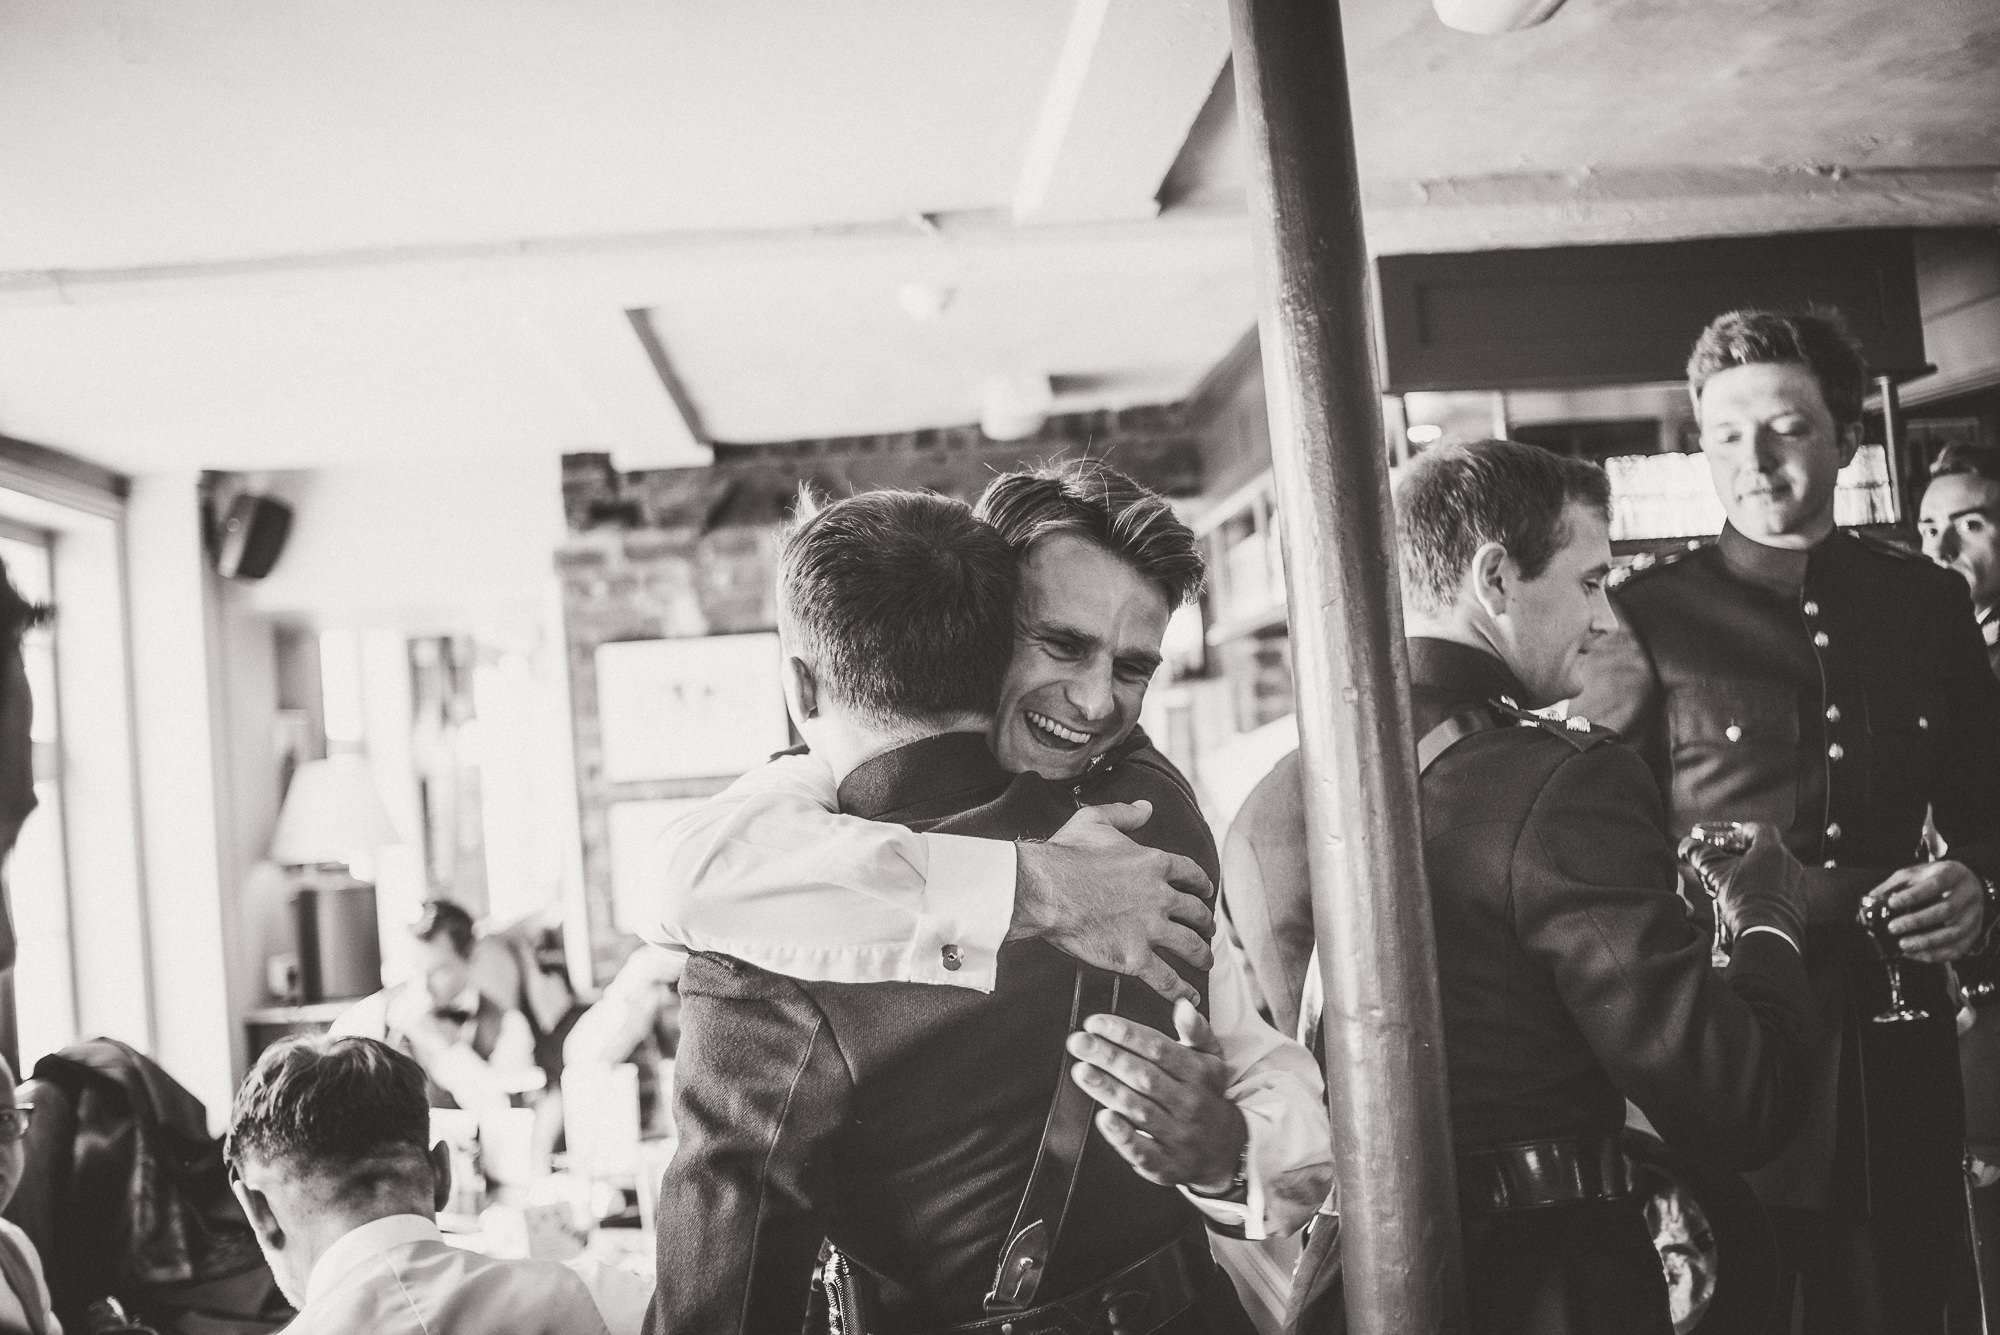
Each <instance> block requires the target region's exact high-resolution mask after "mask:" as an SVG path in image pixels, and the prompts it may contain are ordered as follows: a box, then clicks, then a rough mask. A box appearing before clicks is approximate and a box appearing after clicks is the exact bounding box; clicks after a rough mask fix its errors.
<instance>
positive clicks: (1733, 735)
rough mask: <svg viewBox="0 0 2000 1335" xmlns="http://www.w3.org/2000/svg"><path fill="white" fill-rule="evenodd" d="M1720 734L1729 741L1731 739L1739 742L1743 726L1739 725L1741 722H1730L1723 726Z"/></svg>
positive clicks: (1741, 737) (1741, 738)
mask: <svg viewBox="0 0 2000 1335" xmlns="http://www.w3.org/2000/svg"><path fill="white" fill-rule="evenodd" d="M1722 735H1723V736H1724V737H1727V738H1728V739H1729V740H1730V741H1732V742H1740V741H1742V740H1743V728H1742V725H1741V724H1736V723H1732V724H1730V725H1729V726H1728V727H1726V728H1724V729H1723V730H1722Z"/></svg>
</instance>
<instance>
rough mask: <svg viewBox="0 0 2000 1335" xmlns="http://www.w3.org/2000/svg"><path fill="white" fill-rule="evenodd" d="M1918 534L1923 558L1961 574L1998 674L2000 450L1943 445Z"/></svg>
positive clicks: (1989, 659) (1926, 491) (1933, 468)
mask: <svg viewBox="0 0 2000 1335" xmlns="http://www.w3.org/2000/svg"><path fill="white" fill-rule="evenodd" d="M1917 532H1918V533H1919V534H1920V535H1922V537H1923V540H1924V555H1925V556H1928V557H1930V558H1931V560H1933V561H1935V562H1937V563H1938V564H1939V565H1941V566H1944V567H1946V568H1947V569H1950V570H1956V571H1957V572H1958V573H1959V574H1961V575H1963V576H1964V577H1965V583H1966V585H1967V587H1968V588H1969V589H1970V590H1971V592H1972V611H1973V615H1974V616H1976V617H1978V618H1979V635H1980V638H1981V639H1983V640H1985V641H1986V661H1987V662H1988V663H1989V664H1990V665H1991V666H1992V668H1993V675H1994V676H1996V677H2000V450H1996V449H1994V448H1992V447H1991V446H1982V445H1947V446H1946V447H1945V449H1944V452H1943V453H1942V454H1940V455H1938V457H1937V462H1936V463H1934V464H1932V465H1931V484H1930V486H1928V487H1926V488H1925V489H1924V499H1923V505H1922V508H1921V509H1920V510H1919V511H1918V516H1917Z"/></svg>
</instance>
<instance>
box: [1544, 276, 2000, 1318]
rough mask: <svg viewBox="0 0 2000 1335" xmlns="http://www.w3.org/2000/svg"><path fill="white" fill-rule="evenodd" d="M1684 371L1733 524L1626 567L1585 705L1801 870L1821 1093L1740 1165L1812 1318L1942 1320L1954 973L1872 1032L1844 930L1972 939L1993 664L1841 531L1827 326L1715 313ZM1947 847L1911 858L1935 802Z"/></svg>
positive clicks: (1957, 1199)
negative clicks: (1758, 825)
mask: <svg viewBox="0 0 2000 1335" xmlns="http://www.w3.org/2000/svg"><path fill="white" fill-rule="evenodd" d="M1688 369H1689V388H1690V390H1691V392H1692V394H1693V396H1694V402H1695V409H1696V413H1697V415H1698V417H1699V419H1700V425H1701V432H1702V449H1703V452H1704V454H1705V455H1706V456H1707V459H1708V463H1709V467H1710V472H1711V475H1712V477H1713V479H1714V482H1715V488H1716V492H1717V494H1718V496H1719V497H1720V498H1721V501H1722V505H1723V509H1724V511H1725V512H1726V514H1727V515H1728V520H1729V522H1728V524H1727V525H1726V526H1725V527H1724V529H1723V531H1722V534H1721V536H1720V538H1719V539H1717V540H1715V541H1713V542H1708V543H1696V544H1691V545H1690V550H1688V551H1686V552H1682V553H1677V554H1675V555H1672V556H1669V557H1665V558H1662V559H1660V560H1659V561H1657V562H1654V563H1650V564H1649V565H1647V566H1646V567H1645V568H1643V569H1641V568H1637V567H1636V566H1635V568H1634V570H1633V572H1632V573H1631V575H1630V578H1629V579H1627V580H1625V581H1624V582H1623V584H1622V585H1621V586H1620V587H1618V588H1617V590H1616V591H1615V594H1614V601H1615V603H1616V606H1617V608H1618V611H1619V614H1620V617H1621V619H1622V621H1623V624H1624V628H1625V630H1626V631H1627V632H1629V633H1628V634H1624V635H1621V636H1619V637H1617V639H1616V641H1615V642H1614V644H1613V645H1612V646H1608V647H1607V652H1605V653H1601V654H1595V655H1593V662H1594V663H1596V664H1598V666H1597V667H1594V668H1593V670H1592V674H1591V677H1592V680H1591V684H1590V688H1589V689H1588V690H1587V691H1586V692H1585V694H1584V696H1583V697H1582V698H1581V699H1579V700H1578V701H1577V704H1576V707H1577V708H1578V709H1581V710H1584V711H1585V712H1587V713H1589V714H1590V715H1591V716H1592V717H1593V718H1596V719H1598V720H1599V721H1601V722H1604V723H1607V724H1609V725H1611V726H1613V727H1615V728H1617V729H1618V730H1619V731H1620V732H1621V733H1623V734H1624V736H1625V738H1626V740H1628V741H1629V742H1631V743H1632V745H1633V746H1634V747H1636V748H1637V749H1638V751H1639V752H1640V754H1641V755H1642V756H1644V757H1645V759H1646V760H1647V762H1648V763H1649V764H1650V765H1651V766H1652V769H1653V772H1654V774H1655V776H1656V777H1657V779H1658V782H1659V785H1660V788H1661V790H1662V792H1663V793H1664V795H1665V797H1666V801H1667V808H1668V813H1669V818H1670V819H1669V828H1670V829H1671V830H1673V831H1674V832H1675V833H1684V832H1686V831H1687V830H1688V829H1689V827H1690V826H1692V825H1693V824H1694V823H1695V822H1698V821H1715V820H1741V821H1766V822H1770V823H1772V824H1774V825H1776V826H1777V827H1778V828H1779V829H1781V830H1783V831H1784V836H1785V844H1786V846H1787V847H1788V848H1789V849H1790V850H1791V851H1792V852H1793V853H1794V854H1795V855H1797V856H1798V858H1799V859H1800V860H1801V861H1802V862H1804V863H1805V864H1806V866H1807V868H1808V873H1807V877H1808V879H1807V887H1808V897H1809V903H1810V913H1809V917H1808V925H1807V936H1806V969H1807V972H1808V974H1809V975H1810V977H1811V979H1812V983H1813V989H1814V999H1815V1006H1816V1010H1817V1013H1818V1017H1819V1021H1820V1032H1821V1042H1822V1050H1821V1051H1820V1053H1819V1054H1818V1057H1817V1060H1816V1063H1815V1071H1814V1084H1815V1090H1814V1096H1813V1097H1814V1106H1813V1110H1812V1112H1811V1114H1810V1115H1809V1117H1808V1119H1807V1123H1806V1126H1805V1128H1804V1130H1803V1131H1802V1132H1801V1134H1800V1137H1799V1139H1798V1141H1797V1143H1795V1144H1794V1145H1793V1146H1792V1148H1791V1149H1790V1150H1788V1151H1787V1152H1786V1153H1785V1154H1784V1155H1783V1156H1782V1157H1781V1158H1780V1159H1779V1160H1778V1161H1777V1162H1775V1163H1774V1164H1772V1165H1771V1166H1770V1167H1769V1168H1767V1169H1765V1170H1764V1171H1762V1172H1761V1173H1759V1174H1757V1175H1756V1176H1755V1178H1753V1185H1755V1186H1756V1188H1757V1190H1758V1194H1759V1196H1760V1197H1761V1198H1762V1200H1763V1201H1764V1203H1765V1206H1766V1208H1767V1209H1768V1210H1769V1211H1770V1212H1771V1215H1772V1218H1773V1222H1774V1224H1775V1225H1776V1226H1777V1229H1778V1232H1779V1244H1780V1250H1781V1253H1782V1254H1783V1257H1784V1260H1785V1262H1786V1263H1787V1265H1788V1266H1789V1267H1791V1268H1792V1269H1793V1270H1796V1271H1797V1272H1798V1273H1799V1274H1800V1276H1801V1277H1802V1279H1803V1283H1804V1293H1805V1303H1806V1319H1807V1329H1808V1330H1811V1331H1848V1330H1856V1331H1917V1330H1936V1329H1938V1326H1939V1322H1940V1319H1941V1313H1942V1308H1943V1302H1944V1297H1943V1295H1944V1292H1945V1288H1946V1283H1947V1277H1948V1275H1949V1272H1950V1270H1951V1268H1952V1266H1953V1264H1954V1257H1955V1256H1957V1255H1958V1254H1959V1251H1960V1248H1961V1247H1962V1246H1963V1241H1964V1236H1965V1234H1964V1209H1963V1200H1964V1197H1963V1191H1962V1184H1961V1176H1960V1159H1961V1155H1962V1152H1963V1146H1962V1141H1963V1105H1962V1101H1961V1091H1960V1081H1959V1074H1958V1067H1957V1057H1956V1050H1955V1045H1954V1039H1953V1025H1952V1016H1953V1009H1954V1008H1953V1006H1952V1005H1951V1003H1950V1002H1949V1000H1948V998H1947V997H1946V994H1945V977H1944V970H1943V969H1942V968H1936V967H1922V966H1921V965H1919V966H1916V967H1906V968H1905V970H1904V972H1905V975H1906V977H1907V979H1908V981H1909V982H1910V984H1911V987H1912V990H1913V993H1914V996H1915V999H1916V1001H1917V1003H1918V1004H1919V1005H1920V1006H1921V1007H1922V1008H1923V1009H1924V1010H1925V1011H1926V1012H1928V1017H1929V1018H1928V1019H1927V1020H1926V1021H1923V1022H1915V1023H1902V1024H1877V1023H1872V1022H1871V1017H1873V1016H1874V1015H1876V1014H1877V1013H1878V1012H1880V1011H1882V1010H1883V1009H1884V1007H1885V1004H1886V997H1887V991H1886V974H1885V970H1884V967H1883V965H1882V963H1881V962H1880V961H1879V960H1878V958H1877V957H1876V955H1875V953H1874V951H1873V949H1872V948H1871V946H1870V943H1869V940H1868V937H1867V935H1866V933H1865V932H1864V931H1863V930H1862V928H1861V927H1860V926H1859V925H1858V924H1857V923H1856V911H1857V907H1858V906H1859V905H1860V903H1861V900H1862V897H1863V896H1864V895H1869V896H1887V897H1888V899H1889V903H1890V904H1891V906H1892V907H1893V908H1894V910H1895V911H1896V915H1897V916H1896V917H1895V919H1894V921H1893V924H1892V926H1893V930H1894V931H1895V932H1896V934H1897V936H1898V939H1899V940H1900V943H1901V947H1902V949H1903V951H1904V953H1905V954H1906V955H1907V956H1908V957H1909V958H1910V959H1912V960H1915V961H1920V962H1922V965H1937V964H1941V963H1943V962H1944V961H1946V960H1950V959H1954V958H1957V957H1959V956H1961V955H1963V954H1965V953H1966V952H1967V951H1968V950H1970V949H1972V948H1973V947H1974V946H1975V944H1976V943H1978V942H1979V941H1980V940H1981V937H1982V932H1983V930H1984V928H1985V927H1986V926H1988V925H1989V924H1990V921H1991V918H1992V904H1991V900H1992V897H1993V891H1992V878H1993V876H1994V874H1995V872H1996V870H2000V683H1996V682H1995V680H1994V678H1993V675H1992V673H1991V672H1990V671H1989V670H1988V668H1987V664H1986V660H1985V656H1984V654H1983V652H1982V650H1981V645H1980V642H1979V634H1978V631H1977V630H1976V628H1975V626H1974V622H1973V616H1972V608H1971V606H1970V604H1969V601H1968V599H1967V596H1966V588H1965V583H1964V581H1962V580H1960V579H1958V578H1957V577H1956V576H1954V575H1952V574H1950V573H1948V572H1946V571H1944V570H1940V569H1938V568H1937V567H1936V566H1934V565H1932V564H1931V563H1930V562H1928V561H1925V560H1924V559H1922V558H1921V557H1918V556H1916V555H1914V554H1912V553H1907V552H1905V551H1903V550H1902V549H1901V548H1899V547H1896V546H1894V545H1892V544H1890V543H1887V542H1885V541H1882V540H1880V539H1878V538H1874V537H1871V536H1868V535H1865V534H1859V533H1848V532H1843V531H1840V530H1838V529H1836V528H1835V526H1834V488H1835V478H1836V475H1837V474H1838V472H1839V470H1840V469H1841V467H1842V466H1844V465H1845V464H1846V463H1847V462H1848V460H1850V459H1852V458H1853V457H1854V453H1855V450H1856V449H1857V448H1858V447H1859V445H1860V440H1861V405H1862V399H1863V396H1864V393H1865V390H1866V386H1867V375H1866V371H1865V368H1864V367H1863V364H1862V361H1861V357H1860V355H1859V353H1858V351H1857V350H1856V349H1855V347H1854V345H1853V344H1852V342H1851V341H1849V340H1848V339H1847V337H1846V336H1845V334H1844V333H1843V332H1842V331H1841V329H1840V327H1839V326H1838V324H1837V323H1835V322H1834V321H1833V320H1832V319H1830V318H1828V317H1823V316H1818V315H1804V316H1783V315H1777V314H1773V313H1770V312H1761V311H1741V312H1735V313H1732V314H1729V315H1725V316H1722V317H1720V318H1719V319H1717V320H1716V321H1715V322H1714V323H1713V324H1711V325H1710V326H1709V328H1708V329H1707V330H1706V331H1705V332H1704V333H1703V334H1702V336H1701V339H1700V341H1699V342H1698V343H1697V344H1696V346H1695V349H1694V353H1693V356H1692V358H1691V359H1690V361H1689V368H1688ZM1927 811H1928V812H1929V813H1930V815H1931V817H1932V819H1933V821H1934V822H1935V826H1936V830H1937V833H1938V834H1939V835H1940V836H1942V838H1943V840H1944V841H1945V843H1946V844H1947V845H1948V846H1949V855H1948V857H1947V858H1945V859H1940V860H1935V861H1918V860H1917V859H1920V858H1922V857H1923V856H1924V854H1923V853H1922V851H1921V850H1922V849H1923V848H1924V824H1925V814H1926V812H1927Z"/></svg>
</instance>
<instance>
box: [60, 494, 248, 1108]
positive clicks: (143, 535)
mask: <svg viewBox="0 0 2000 1335" xmlns="http://www.w3.org/2000/svg"><path fill="white" fill-rule="evenodd" d="M198 480H199V479H198V476H197V475H196V474H194V473H192V472H185V473H162V474H156V475H153V476H148V477H139V478H134V479H133V480H132V490H131V495H130V498H129V501H128V508H127V512H126V534H127V543H128V549H129V561H128V566H127V572H128V574H127V577H128V580H129V584H128V588H129V591H130V607H131V635H132V697H133V706H134V708H133V719H134V724H135V728H134V732H135V735H136V741H137V752H138V775H139V800H140V832H141V847H142V848H143V849H144V856H145V867H146V892H147V895H146V897H147V905H146V907H147V913H146V922H147V935H148V937H149V939H150V941H151V946H152V951H151V953H152V959H153V964H154V968H153V978H152V984H153V1026H154V1034H155V1043H154V1048H153V1057H154V1059H155V1060H157V1061H158V1062H159V1063H160V1065H161V1066H163V1067H165V1068H166V1070H167V1071H168V1072H169V1073H170V1074H172V1075H173V1076H174V1078H175V1079H177V1080H179V1081H180V1082H181V1083H182V1084H183V1085H186V1086H187V1087H188V1089H189V1090H191V1091H193V1093H194V1094H195V1096H196V1097H197V1098H199V1099H201V1100H202V1102H204V1103H205V1104H207V1105H208V1111H209V1120H210V1124H211V1125H212V1126H219V1125H220V1124H221V1121H222V1119H224V1118H226V1116H227V1114H228V1109H229V1100H230V1096H231V1095H232V1094H233V1093H234V1091H235V1071H236V1069H237V1067H238V1065H239V1064H240V1063H239V1062H238V1059H237V1054H238V1053H239V1051H240V1049H241V1045H242V1034H241V1029H240V1026H239V1025H238V1023H237V1016H236V1013H235V1009H234V1007H233V1005H232V998H231V990H232V989H231V977H230V975H231V967H232V964H233V963H239V962H240V957H238V955H237V952H235V950H234V949H233V947H234V945H235V940H236V935H237V933H236V915H235V911H234V904H235V885H234V883H233V882H232V881H229V880H226V879H225V877H226V875H227V871H228V868H229V864H231V863H233V862H234V860H235V859H234V858H233V857H231V856H227V855H225V851H224V844H225V842H226V841H227V838H228V834H229V832H230V830H231V828H232V827H231V825H230V824H229V823H228V822H229V821H230V820H231V819H232V818H233V812H232V810H231V800H232V793H231V792H230V789H229V786H228V785H226V784H223V783H220V782H218V776H219V775H220V774H221V772H222V770H221V768H220V762H221V760H222V757H221V756H220V755H219V754H218V752H219V749H220V748H219V744H218V740H217V733H218V729H217V726H216V713H217V710H216V705H215V701H216V699H217V698H218V696H219V695H220V694H221V693H222V691H223V690H224V689H225V683H226V681H227V674H226V671H225V670H224V669H223V667H222V666H221V664H220V662H219V658H218V655H217V653H216V651H215V650H216V645H215V641H214V639H213V638H212V627H213V626H214V624H215V622H214V616H213V599H212V596H211V594H212V590H211V589H210V587H209V581H210V579H211V578H212V577H211V576H210V574H209V572H208V568H207V561H206V558H205V556H204V554H203V552H202V545H201V519H200V511H199V508H198V506H197V499H196V485H197V482H198ZM85 953H87V952H85Z"/></svg>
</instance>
